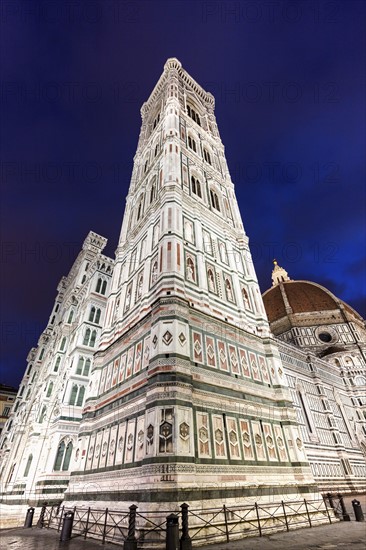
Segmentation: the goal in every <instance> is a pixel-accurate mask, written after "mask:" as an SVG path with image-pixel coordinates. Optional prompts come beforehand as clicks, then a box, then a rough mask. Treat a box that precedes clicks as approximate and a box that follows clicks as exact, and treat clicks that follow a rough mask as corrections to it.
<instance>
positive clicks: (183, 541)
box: [180, 503, 192, 550]
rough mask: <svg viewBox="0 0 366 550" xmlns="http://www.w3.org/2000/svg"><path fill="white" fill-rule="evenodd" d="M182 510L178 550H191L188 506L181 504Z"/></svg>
mask: <svg viewBox="0 0 366 550" xmlns="http://www.w3.org/2000/svg"><path fill="white" fill-rule="evenodd" d="M180 507H181V509H182V536H181V537H180V550H192V540H191V537H190V536H189V526H188V508H189V506H188V504H186V503H184V504H181V506H180Z"/></svg>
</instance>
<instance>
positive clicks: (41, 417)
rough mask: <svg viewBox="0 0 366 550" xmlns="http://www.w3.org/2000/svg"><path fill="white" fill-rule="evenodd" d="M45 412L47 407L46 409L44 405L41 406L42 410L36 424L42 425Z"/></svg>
mask: <svg viewBox="0 0 366 550" xmlns="http://www.w3.org/2000/svg"><path fill="white" fill-rule="evenodd" d="M46 412H47V407H46V405H43V407H42V410H41V414H40V415H39V419H38V422H39V423H40V424H42V423H43V421H44V419H45V418H46Z"/></svg>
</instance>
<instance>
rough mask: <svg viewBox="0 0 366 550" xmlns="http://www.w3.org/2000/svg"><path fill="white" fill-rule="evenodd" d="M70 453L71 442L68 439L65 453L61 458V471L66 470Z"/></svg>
mask: <svg viewBox="0 0 366 550" xmlns="http://www.w3.org/2000/svg"><path fill="white" fill-rule="evenodd" d="M71 454H72V443H71V441H70V442H69V443H68V444H67V447H66V451H65V455H64V460H63V463H62V470H63V471H66V470H68V469H69V466H70V459H71Z"/></svg>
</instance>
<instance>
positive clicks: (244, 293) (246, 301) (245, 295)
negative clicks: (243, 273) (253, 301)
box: [241, 287, 252, 309]
mask: <svg viewBox="0 0 366 550" xmlns="http://www.w3.org/2000/svg"><path fill="white" fill-rule="evenodd" d="M241 294H242V296H243V303H244V308H245V309H252V308H251V307H250V300H249V296H248V293H247V291H246V290H245V288H244V287H242V289H241Z"/></svg>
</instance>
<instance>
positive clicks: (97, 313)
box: [94, 308, 101, 325]
mask: <svg viewBox="0 0 366 550" xmlns="http://www.w3.org/2000/svg"><path fill="white" fill-rule="evenodd" d="M100 314H101V310H100V309H99V308H98V309H97V310H96V312H95V319H94V323H95V324H96V325H97V324H98V323H99V321H100Z"/></svg>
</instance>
